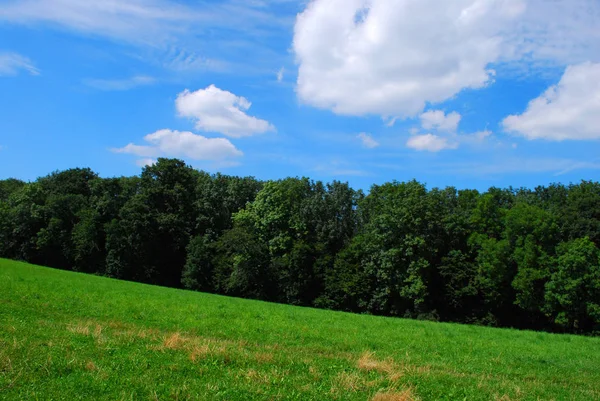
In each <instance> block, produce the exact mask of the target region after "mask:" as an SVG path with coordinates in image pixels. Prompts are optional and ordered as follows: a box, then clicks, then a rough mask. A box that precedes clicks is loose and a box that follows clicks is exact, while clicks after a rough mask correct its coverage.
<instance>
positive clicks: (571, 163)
mask: <svg viewBox="0 0 600 401" xmlns="http://www.w3.org/2000/svg"><path fill="white" fill-rule="evenodd" d="M434 168H435V169H436V171H438V172H444V173H445V174H460V175H473V176H496V175H502V174H520V173H534V174H535V173H551V174H553V175H554V176H560V175H564V174H567V173H569V172H572V171H576V170H599V169H600V162H598V161H591V162H589V161H580V160H573V159H560V158H534V157H531V158H506V159H502V160H493V161H490V162H489V163H488V162H473V163H470V162H467V163H451V164H443V165H442V164H440V165H437V166H435V167H434Z"/></svg>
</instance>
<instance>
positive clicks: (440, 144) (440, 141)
mask: <svg viewBox="0 0 600 401" xmlns="http://www.w3.org/2000/svg"><path fill="white" fill-rule="evenodd" d="M406 146H407V147H409V148H411V149H414V150H418V151H421V152H422V151H426V152H439V151H441V150H445V149H456V148H458V143H456V142H453V141H451V140H450V139H448V138H444V137H441V136H438V135H433V134H424V135H414V136H412V137H410V138H409V139H408V141H407V142H406Z"/></svg>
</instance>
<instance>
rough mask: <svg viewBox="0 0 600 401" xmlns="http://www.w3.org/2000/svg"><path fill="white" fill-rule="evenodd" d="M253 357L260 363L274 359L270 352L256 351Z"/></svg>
mask: <svg viewBox="0 0 600 401" xmlns="http://www.w3.org/2000/svg"><path fill="white" fill-rule="evenodd" d="M254 358H255V359H256V361H257V362H260V363H271V362H273V359H274V357H273V354H271V353H270V352H257V353H255V354H254Z"/></svg>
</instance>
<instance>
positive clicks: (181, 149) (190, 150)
mask: <svg viewBox="0 0 600 401" xmlns="http://www.w3.org/2000/svg"><path fill="white" fill-rule="evenodd" d="M144 140H145V141H146V142H147V143H148V145H136V144H133V143H130V144H128V145H127V146H125V147H122V148H117V149H112V151H113V152H116V153H127V154H133V155H136V156H139V157H141V158H142V159H141V160H139V161H138V164H139V163H143V164H144V165H147V164H151V162H153V160H154V158H156V157H182V158H187V159H191V160H198V161H217V162H220V161H224V160H228V159H232V158H236V157H239V156H242V155H243V153H242V152H241V151H240V150H238V149H237V148H236V147H235V146H234V145H233V144H232V143H231V142H230V141H229V140H228V139H225V138H206V137H204V136H202V135H196V134H194V133H192V132H187V131H184V132H180V131H173V130H169V129H163V130H159V131H156V132H154V133H152V134H149V135H146V136H145V137H144Z"/></svg>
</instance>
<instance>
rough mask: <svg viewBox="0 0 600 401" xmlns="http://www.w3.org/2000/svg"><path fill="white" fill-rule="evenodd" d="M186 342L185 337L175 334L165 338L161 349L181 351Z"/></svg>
mask: <svg viewBox="0 0 600 401" xmlns="http://www.w3.org/2000/svg"><path fill="white" fill-rule="evenodd" d="M187 341H188V340H187V339H186V338H185V337H182V336H181V334H179V333H178V332H177V333H173V334H171V335H170V336H167V337H165V340H164V341H163V347H164V348H166V349H181V348H183V346H184V345H185V343H186V342H187Z"/></svg>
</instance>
